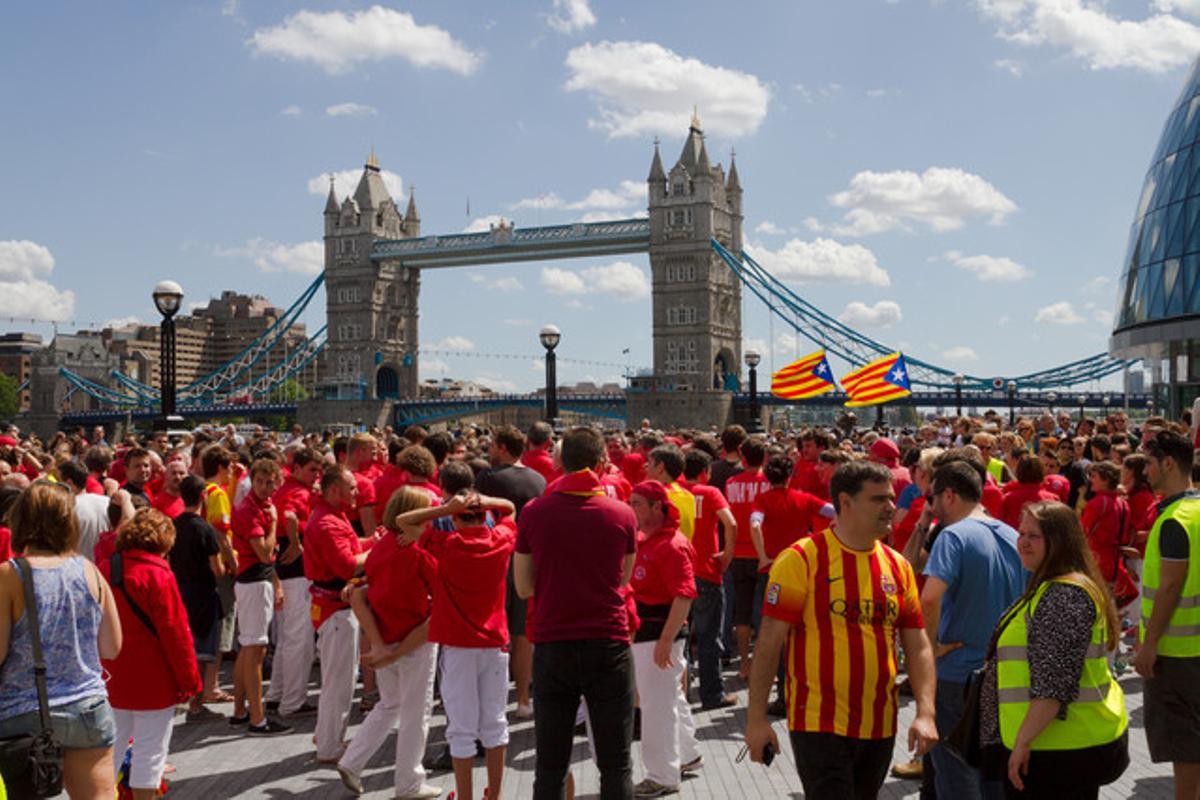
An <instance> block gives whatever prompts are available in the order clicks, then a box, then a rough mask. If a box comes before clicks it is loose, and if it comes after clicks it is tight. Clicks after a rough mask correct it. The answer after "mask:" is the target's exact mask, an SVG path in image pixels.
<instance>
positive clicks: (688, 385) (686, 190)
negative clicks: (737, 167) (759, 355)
mask: <svg viewBox="0 0 1200 800" xmlns="http://www.w3.org/2000/svg"><path fill="white" fill-rule="evenodd" d="M730 178H732V183H729V182H727V181H726V176H725V170H724V168H723V167H722V166H721V165H720V164H717V165H715V166H714V165H712V164H711V163H710V162H709V158H708V149H707V147H706V144H705V141H704V131H703V129H702V128H701V127H700V119H699V116H698V114H693V116H692V121H691V125H690V126H689V127H688V131H687V138H686V139H685V141H684V146H683V151H682V152H681V153H680V155H679V159H678V160H677V161H676V162H675V165H674V166H672V167H671V169H670V170H669V171H666V172H664V171H663V169H662V163H661V159H660V157H659V153H658V148H657V145H656V147H655V154H654V161H653V162H652V163H651V168H650V176H649V178H648V180H647V188H648V190H649V199H650V271H651V274H652V286H653V299H652V304H653V328H654V375H655V378H654V383H655V386H654V388H655V389H657V390H659V391H664V392H677V391H678V390H681V389H682V390H686V391H688V392H692V393H694V394H693V397H694V402H692V405H694V406H695V407H696V408H695V422H696V423H701V422H702V423H703V424H704V425H705V426H707V425H709V424H711V423H712V422H723V421H724V420H725V418H726V416H727V414H728V409H729V394H728V390H731V389H736V388H737V387H738V380H739V379H738V374H739V364H740V362H741V352H742V347H741V341H742V316H741V308H742V303H741V284H740V282H739V281H738V279H737V277H736V276H735V275H734V274H733V272H732V271H731V270H730V269H729V267H727V266H726V265H725V264H724V262H722V261H721V259H720V257H719V256H718V255H717V254H716V253H715V252H714V251H713V249H712V246H711V244H710V241H711V239H714V238H715V239H716V240H717V241H719V242H721V244H723V245H725V246H726V247H727V248H729V249H730V250H733V251H734V252H740V250H741V247H742V230H741V226H742V214H741V192H742V189H741V184H740V182H739V179H738V178H737V175H736V173H731V175H730ZM722 408H724V411H722V410H721V409H722ZM669 413H673V414H676V415H678V414H680V413H684V414H687V415H689V416H690V415H691V413H692V412H691V411H690V410H687V411H685V410H682V409H679V408H676V407H672V408H671V409H669ZM674 422H675V424H692V423H691V422H687V423H685V422H683V421H682V420H681V419H678V418H677V419H676V420H675V421H674Z"/></svg>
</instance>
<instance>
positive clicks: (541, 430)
mask: <svg viewBox="0 0 1200 800" xmlns="http://www.w3.org/2000/svg"><path fill="white" fill-rule="evenodd" d="M552 447H554V430H553V429H552V428H551V427H550V425H549V424H548V423H546V422H535V423H533V424H532V425H530V426H529V432H528V433H527V434H526V436H525V451H524V452H523V453H521V463H522V464H524V465H525V466H527V467H529V468H530V469H532V470H534V471H536V472H537V473H538V474H539V475H541V476H542V477H543V478H545V479H546V483H552V482H553V481H554V479H555V478H557V477H558V475H559V473H558V470H557V469H555V467H554V457H553V456H552V455H550V448H552Z"/></svg>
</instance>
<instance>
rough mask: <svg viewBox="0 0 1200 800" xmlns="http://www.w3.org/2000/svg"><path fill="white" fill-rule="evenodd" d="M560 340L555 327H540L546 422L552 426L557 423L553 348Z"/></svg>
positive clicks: (560, 336)
mask: <svg viewBox="0 0 1200 800" xmlns="http://www.w3.org/2000/svg"><path fill="white" fill-rule="evenodd" d="M561 339H562V331H560V330H559V329H558V326H557V325H544V326H542V330H541V333H539V334H538V340H539V341H540V342H541V343H542V347H544V348H546V421H547V422H549V423H550V424H551V425H554V424H555V423H556V422H557V421H558V376H557V370H556V364H555V360H554V348H556V347H558V343H559V341H560V340H561Z"/></svg>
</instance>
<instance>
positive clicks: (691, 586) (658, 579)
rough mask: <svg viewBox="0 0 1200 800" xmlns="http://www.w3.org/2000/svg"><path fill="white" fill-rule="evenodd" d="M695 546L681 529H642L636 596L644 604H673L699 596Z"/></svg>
mask: <svg viewBox="0 0 1200 800" xmlns="http://www.w3.org/2000/svg"><path fill="white" fill-rule="evenodd" d="M695 557H696V554H695V553H694V552H693V551H692V545H691V543H690V542H689V541H688V540H687V537H685V536H684V535H683V534H682V533H680V532H679V529H678V528H670V529H665V530H661V531H658V532H657V533H654V534H652V535H650V536H647V535H646V534H644V533H642V532H641V531H638V549H637V561H636V562H635V563H634V565H633V577H632V578H631V579H630V581H629V584H630V585H631V586H632V587H633V596H634V598H635V599H636V600H637V601H638V602H639V603H641V604H643V605H648V606H660V605H667V604H670V603H671V602H673V601H674V600H675V598H676V597H695V596H696V574H695V572H693V570H692V559H694V558H695Z"/></svg>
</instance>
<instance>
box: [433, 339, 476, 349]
mask: <svg viewBox="0 0 1200 800" xmlns="http://www.w3.org/2000/svg"><path fill="white" fill-rule="evenodd" d="M429 349H430V350H449V351H451V352H454V353H467V352H470V351H472V350H474V349H475V343H474V342H472V341H471V340H470V339H468V338H467V337H465V336H447V337H446V338H445V339H442V340H441V341H437V342H433V343H432V344H430V345H429Z"/></svg>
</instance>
